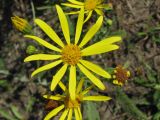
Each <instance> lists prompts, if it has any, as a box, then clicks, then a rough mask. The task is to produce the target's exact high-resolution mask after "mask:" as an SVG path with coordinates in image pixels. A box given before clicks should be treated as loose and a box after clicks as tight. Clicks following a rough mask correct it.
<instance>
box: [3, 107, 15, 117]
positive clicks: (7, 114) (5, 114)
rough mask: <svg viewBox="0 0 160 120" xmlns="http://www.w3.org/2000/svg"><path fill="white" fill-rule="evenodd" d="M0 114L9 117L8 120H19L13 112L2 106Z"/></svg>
mask: <svg viewBox="0 0 160 120" xmlns="http://www.w3.org/2000/svg"><path fill="white" fill-rule="evenodd" d="M0 116H1V117H2V118H5V119H7V120H17V119H16V118H15V117H13V116H12V115H11V114H9V112H8V111H6V110H4V109H2V108H0Z"/></svg>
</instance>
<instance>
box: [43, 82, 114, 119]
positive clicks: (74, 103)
mask: <svg viewBox="0 0 160 120" xmlns="http://www.w3.org/2000/svg"><path fill="white" fill-rule="evenodd" d="M83 83H84V79H81V80H80V82H79V84H78V86H77V89H76V99H75V100H72V99H71V98H70V95H69V93H68V90H67V89H66V86H64V84H63V83H62V82H60V83H59V85H60V87H61V88H62V90H63V91H64V92H65V94H63V95H59V94H58V95H55V96H53V95H44V96H43V97H44V98H46V99H50V100H54V101H60V102H61V105H60V106H59V107H57V108H55V109H53V110H52V111H51V112H49V113H48V114H47V115H46V117H45V118H44V120H50V119H51V118H52V117H54V116H56V115H57V114H58V113H59V112H60V111H62V110H63V112H62V115H61V116H60V118H59V120H65V119H66V118H67V119H68V120H71V119H72V114H73V112H74V114H75V118H76V120H82V113H81V110H80V108H81V103H82V102H84V101H107V100H110V99H111V98H110V97H108V96H86V94H87V93H88V92H89V91H90V90H91V89H92V88H93V85H92V86H90V87H88V88H86V89H85V90H82V87H83Z"/></svg>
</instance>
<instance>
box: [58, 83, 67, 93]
mask: <svg viewBox="0 0 160 120" xmlns="http://www.w3.org/2000/svg"><path fill="white" fill-rule="evenodd" d="M58 85H59V86H60V87H61V89H62V90H63V91H64V92H65V91H66V90H67V88H66V86H65V85H64V84H63V83H62V82H61V81H60V82H59V83H58Z"/></svg>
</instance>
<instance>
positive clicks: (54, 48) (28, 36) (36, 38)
mask: <svg viewBox="0 0 160 120" xmlns="http://www.w3.org/2000/svg"><path fill="white" fill-rule="evenodd" d="M24 37H26V38H31V39H33V40H35V41H37V42H38V43H40V44H41V45H43V46H45V47H46V48H48V49H51V50H54V51H57V52H61V50H60V49H59V48H57V47H55V46H53V45H52V44H50V43H48V42H46V41H45V40H43V39H41V38H39V37H37V36H32V35H25V36H24Z"/></svg>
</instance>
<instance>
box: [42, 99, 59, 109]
mask: <svg viewBox="0 0 160 120" xmlns="http://www.w3.org/2000/svg"><path fill="white" fill-rule="evenodd" d="M56 107H58V102H57V101H55V100H49V101H48V102H47V104H46V105H45V110H47V111H49V110H52V109H54V108H56Z"/></svg>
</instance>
